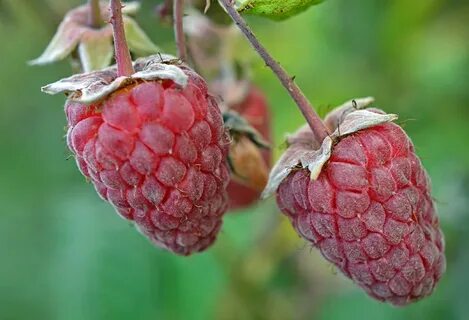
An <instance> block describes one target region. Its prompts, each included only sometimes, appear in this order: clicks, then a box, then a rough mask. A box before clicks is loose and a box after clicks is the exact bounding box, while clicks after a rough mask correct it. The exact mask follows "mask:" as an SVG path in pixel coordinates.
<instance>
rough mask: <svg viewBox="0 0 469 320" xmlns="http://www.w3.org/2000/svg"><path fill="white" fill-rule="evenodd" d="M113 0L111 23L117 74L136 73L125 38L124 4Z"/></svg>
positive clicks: (128, 74) (127, 74) (118, 0)
mask: <svg viewBox="0 0 469 320" xmlns="http://www.w3.org/2000/svg"><path fill="white" fill-rule="evenodd" d="M110 1H111V13H112V16H111V24H112V30H113V33H114V47H115V57H116V64H117V75H118V76H119V77H120V76H130V75H132V74H133V73H135V70H134V68H133V66H132V58H131V56H130V51H129V46H128V45H127V41H126V39H125V31H124V22H123V21H122V4H121V2H120V0H110Z"/></svg>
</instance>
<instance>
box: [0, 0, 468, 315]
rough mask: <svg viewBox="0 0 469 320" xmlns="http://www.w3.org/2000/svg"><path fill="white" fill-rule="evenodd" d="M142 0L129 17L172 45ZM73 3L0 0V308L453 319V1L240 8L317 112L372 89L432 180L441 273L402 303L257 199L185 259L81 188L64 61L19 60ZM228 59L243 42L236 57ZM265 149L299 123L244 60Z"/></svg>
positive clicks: (457, 256)
mask: <svg viewBox="0 0 469 320" xmlns="http://www.w3.org/2000/svg"><path fill="white" fill-rule="evenodd" d="M157 2H158V1H150V0H147V1H143V4H144V10H142V11H141V13H140V14H139V17H138V18H139V20H140V22H141V25H142V26H143V28H144V29H145V30H146V31H147V32H148V34H149V35H150V37H151V38H152V39H153V40H154V41H155V42H157V43H158V44H159V45H161V47H163V48H164V49H166V50H167V51H169V52H174V45H173V43H172V31H171V29H170V28H168V27H161V26H159V25H158V24H157V21H156V19H155V17H154V15H153V11H152V10H153V6H154V5H155V4H156V3H157ZM79 3H80V1H69V0H67V1H65V0H61V1H52V0H49V1H45V0H41V1H30V0H0V43H1V45H0V208H1V209H0V319H2V320H3V319H61V320H62V319H64V320H68V319H89V320H92V319H347V320H350V319H355V318H356V319H468V317H469V304H468V301H469V300H468V295H467V290H468V289H467V288H469V272H468V270H469V250H468V237H467V235H468V234H469V233H468V231H469V230H468V226H469V209H468V208H469V196H468V194H469V147H468V145H469V111H468V110H469V109H468V107H469V106H468V102H469V41H468V39H469V23H468V19H469V18H468V17H469V3H468V2H467V1H456V0H453V1H443V0H425V1H408V0H394V1H377V0H361V1H348V0H329V1H326V2H325V3H323V4H321V5H319V6H317V7H313V8H311V9H310V10H308V11H307V12H305V13H303V14H301V15H300V16H297V17H295V18H293V19H290V20H287V21H285V22H281V23H276V22H272V21H268V20H265V19H261V18H253V17H249V21H250V22H251V23H252V26H253V29H254V30H255V31H256V32H257V34H258V36H259V38H260V39H261V41H262V42H263V43H265V45H266V46H267V47H268V48H269V50H270V51H271V53H272V54H273V55H274V56H275V57H276V59H278V60H279V61H280V62H281V63H282V65H283V66H284V67H285V68H286V69H287V70H289V72H290V73H291V74H292V75H296V81H297V83H298V84H299V85H300V86H301V87H302V89H303V90H304V92H305V93H306V94H307V96H308V97H309V98H311V99H312V101H313V102H314V104H315V105H316V106H317V107H318V109H319V111H320V112H321V113H324V112H325V111H326V110H327V109H329V108H330V106H332V105H336V104H339V103H341V102H343V101H345V100H348V99H350V98H354V97H360V96H367V95H373V96H375V97H376V100H377V106H380V107H382V108H383V109H384V110H386V111H388V112H393V113H398V114H399V115H400V119H399V123H400V124H402V125H403V126H404V127H405V129H406V130H407V132H408V133H409V135H410V136H411V137H412V139H413V141H414V143H415V145H416V150H417V152H418V154H419V155H420V156H421V158H422V160H423V162H424V164H425V166H426V168H427V170H428V172H429V174H430V176H431V177H432V181H433V190H434V191H433V195H434V197H435V199H436V201H437V203H438V206H439V212H440V217H441V222H442V228H443V230H444V232H445V235H446V244H447V258H448V268H447V272H446V274H445V276H444V277H443V278H442V280H441V282H440V284H439V285H438V287H437V289H436V291H435V292H434V294H433V295H432V296H431V297H429V298H427V299H425V300H423V301H421V302H419V303H416V304H413V305H411V306H409V307H406V308H395V307H392V306H389V305H386V304H382V303H379V302H376V301H374V300H372V299H370V298H368V297H367V296H366V295H365V294H364V293H363V292H362V291H361V290H360V289H358V288H357V287H356V286H355V285H353V283H352V282H351V281H349V280H348V279H346V278H345V277H343V276H342V275H340V274H338V273H337V272H336V271H335V269H334V268H333V267H332V266H331V265H330V264H328V263H327V262H326V261H325V260H324V259H322V258H321V257H320V255H319V254H318V253H317V252H316V250H314V249H310V248H309V247H308V246H307V245H305V244H304V242H302V241H301V240H300V239H298V237H297V236H296V235H295V233H294V232H293V231H292V229H291V227H290V226H289V225H288V223H286V219H285V218H284V217H283V216H281V215H280V214H279V212H278V210H277V209H276V207H275V204H274V202H273V200H272V199H270V200H268V201H265V202H263V203H261V204H260V205H258V206H257V207H255V208H253V209H250V210H246V211H244V212H238V213H234V214H230V215H229V216H227V217H226V219H225V224H224V227H223V230H222V233H221V234H220V236H219V240H218V241H217V243H216V245H215V246H214V247H213V248H211V249H210V250H209V251H208V252H206V253H203V254H198V255H195V256H193V257H189V258H183V257H177V256H174V255H172V254H170V253H167V252H165V251H162V250H159V249H155V248H154V247H152V246H151V245H150V244H149V242H148V241H147V240H146V239H144V238H143V237H142V236H141V235H140V234H138V233H137V232H136V231H135V230H134V228H133V227H132V226H131V225H129V224H128V223H126V222H124V221H123V220H122V219H120V218H119V217H118V216H117V215H116V214H114V212H113V209H112V208H111V207H110V206H109V205H107V204H106V203H104V202H102V201H101V200H100V199H99V198H98V196H97V195H96V194H95V192H94V190H93V188H92V186H91V185H89V184H87V183H86V182H85V181H84V179H83V178H82V177H81V175H80V174H79V172H78V170H77V169H76V167H75V164H74V161H73V160H70V159H69V155H70V154H69V152H68V151H67V150H66V148H65V142H64V134H65V131H64V126H65V119H64V115H63V111H62V105H63V102H64V97H63V96H55V97H51V96H46V95H44V94H42V93H41V92H40V90H39V89H40V87H41V86H42V85H44V84H47V83H49V82H52V81H55V80H56V79H59V78H61V77H63V76H66V75H69V74H70V72H71V71H70V67H69V65H68V63H67V62H63V63H60V64H57V65H52V66H47V67H28V66H27V65H26V61H27V60H30V59H32V58H35V57H36V56H38V55H39V54H40V53H41V51H42V50H43V48H44V47H45V45H46V43H47V41H48V39H49V38H50V37H51V36H52V34H53V33H54V31H55V28H56V26H57V24H58V23H59V21H60V17H61V16H62V15H63V14H64V12H65V11H66V10H67V9H69V8H71V7H73V6H75V5H77V4H79ZM239 54H240V55H244V54H247V52H244V51H242V52H239ZM254 74H255V76H254V79H255V82H256V83H257V84H258V86H260V87H261V88H262V89H264V90H265V92H267V93H268V99H269V101H270V102H271V107H272V111H273V116H274V118H273V119H274V120H273V125H274V130H275V131H274V132H275V143H274V151H275V154H276V155H277V156H278V155H279V153H280V152H281V145H282V142H283V138H284V136H285V133H287V132H292V131H293V130H294V129H295V128H296V127H298V126H299V125H300V124H301V123H302V118H301V115H300V114H299V112H298V111H297V109H296V108H295V106H294V104H293V103H292V101H291V100H290V99H289V97H288V95H287V94H286V93H285V91H284V90H282V88H281V87H280V85H279V83H278V82H277V80H276V79H275V78H274V77H273V75H272V74H271V73H270V72H269V70H267V69H266V68H265V67H264V66H263V64H262V62H261V61H260V60H256V64H255V73H254Z"/></svg>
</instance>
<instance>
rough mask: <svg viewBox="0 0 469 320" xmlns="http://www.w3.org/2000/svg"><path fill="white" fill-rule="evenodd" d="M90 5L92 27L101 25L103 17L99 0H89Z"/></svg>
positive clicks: (89, 19) (89, 21) (90, 23)
mask: <svg viewBox="0 0 469 320" xmlns="http://www.w3.org/2000/svg"><path fill="white" fill-rule="evenodd" d="M88 6H89V8H90V15H89V18H88V23H89V25H90V27H92V28H99V27H101V25H102V23H103V20H102V19H101V7H100V4H99V0H88Z"/></svg>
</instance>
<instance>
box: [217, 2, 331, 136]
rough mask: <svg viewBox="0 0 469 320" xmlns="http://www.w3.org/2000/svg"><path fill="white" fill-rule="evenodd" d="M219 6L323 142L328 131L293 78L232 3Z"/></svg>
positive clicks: (222, 3) (223, 3)
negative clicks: (269, 51)
mask: <svg viewBox="0 0 469 320" xmlns="http://www.w3.org/2000/svg"><path fill="white" fill-rule="evenodd" d="M220 4H221V5H222V6H223V7H224V8H225V10H226V12H227V13H228V15H229V16H230V17H231V19H232V20H233V21H234V23H235V24H236V25H237V26H238V28H239V29H240V30H241V32H242V33H243V34H244V36H245V37H246V38H247V39H248V41H249V42H250V43H251V46H252V47H253V48H254V50H256V51H257V53H258V54H259V55H260V57H261V58H262V59H263V60H264V62H265V64H266V65H267V66H268V67H269V68H270V69H271V70H272V71H273V72H274V73H275V75H276V76H277V78H278V79H279V80H280V82H281V83H282V85H283V86H284V87H285V89H287V91H288V93H289V94H290V96H291V97H292V98H293V100H294V101H295V102H296V104H297V106H298V108H299V109H300V111H301V113H302V114H303V116H304V118H305V119H306V122H307V123H308V125H309V126H310V128H311V130H312V131H313V133H314V135H315V136H316V138H317V139H318V140H319V141H323V140H324V139H325V138H326V137H327V136H328V135H329V131H328V130H327V128H326V126H325V125H324V123H323V122H322V120H321V118H320V117H319V115H318V114H317V113H316V111H315V110H314V108H313V106H312V105H311V103H310V102H309V100H308V99H307V98H306V96H305V95H304V94H303V92H302V91H301V89H300V88H299V87H298V85H296V83H295V81H294V78H292V77H290V76H289V75H288V74H287V72H286V71H285V69H283V67H282V66H281V65H280V64H279V63H278V62H277V61H275V60H274V58H273V57H272V56H271V55H270V54H269V53H268V52H267V50H266V49H265V47H264V46H263V45H262V44H261V43H260V42H259V40H258V39H257V38H256V36H255V35H254V33H253V32H252V31H251V29H250V28H249V26H248V25H247V23H246V21H245V20H244V18H243V17H242V16H241V15H240V14H239V13H238V11H237V10H236V9H235V8H234V6H233V1H232V0H220Z"/></svg>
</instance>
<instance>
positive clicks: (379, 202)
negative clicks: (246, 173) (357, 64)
mask: <svg viewBox="0 0 469 320" xmlns="http://www.w3.org/2000/svg"><path fill="white" fill-rule="evenodd" d="M361 101H362V102H364V103H366V104H367V103H370V102H371V101H372V100H371V99H362V100H361ZM354 103H355V101H354ZM337 110H338V112H333V116H332V117H331V116H329V117H328V119H327V121H326V123H328V126H329V127H331V125H330V121H331V120H333V119H339V120H340V122H341V123H342V124H341V125H340V126H338V127H337V129H338V130H336V131H335V132H334V133H333V134H332V135H331V137H327V138H326V139H325V140H324V141H323V142H322V143H318V141H316V140H315V139H314V136H313V134H312V133H311V131H310V130H309V129H307V128H302V129H300V130H299V131H298V132H297V133H296V134H295V135H294V136H293V137H291V139H290V140H289V142H290V143H291V144H290V147H289V149H287V151H286V153H285V154H284V155H283V156H282V158H281V160H280V161H279V163H277V165H276V167H275V168H274V169H273V171H272V174H271V177H270V180H269V185H268V188H267V189H269V191H270V192H272V190H276V197H277V203H278V205H279V208H280V209H281V210H282V212H283V213H284V214H285V215H286V216H288V217H289V219H290V220H291V222H292V224H293V227H294V228H295V230H296V231H297V232H298V234H299V235H300V236H301V237H302V238H304V239H305V240H307V241H308V242H310V243H311V244H312V245H313V246H315V247H316V248H318V249H319V250H320V251H321V253H322V255H323V256H324V257H325V258H326V259H327V260H328V261H330V262H331V263H333V264H334V265H336V266H337V268H339V269H340V270H341V271H342V272H343V273H344V274H345V275H346V276H347V277H349V278H351V279H352V280H353V281H354V282H355V283H357V284H358V285H359V286H361V287H362V288H363V289H364V290H365V291H366V292H367V293H368V294H369V295H370V296H372V297H374V298H376V299H378V300H381V301H387V302H390V303H392V304H395V305H405V304H408V303H411V302H414V301H417V300H419V299H421V298H423V297H425V296H428V295H430V294H431V293H432V291H433V289H434V287H435V285H436V284H437V282H438V281H439V279H440V277H441V276H442V274H443V273H444V271H445V267H446V259H445V256H444V239H443V234H442V232H441V229H440V226H439V220H438V216H437V214H436V209H435V206H434V203H433V201H432V198H431V194H430V193H431V186H430V179H429V177H428V175H427V173H426V172H425V169H424V168H423V167H422V164H421V162H420V160H419V159H418V157H417V156H416V155H415V152H414V147H413V145H412V142H411V141H410V139H409V137H408V136H407V135H406V133H405V132H404V131H403V130H402V129H401V128H400V127H399V126H398V125H396V124H394V123H392V122H390V121H392V120H393V119H396V116H395V115H387V114H385V113H384V112H382V111H380V110H377V109H369V111H368V110H359V111H357V110H354V109H353V108H352V107H347V106H344V107H342V108H339V109H337ZM344 117H345V120H344ZM342 121H343V122H342ZM334 127H335V126H334ZM331 129H334V128H331ZM340 130H343V131H346V132H343V133H339V131H340ZM296 159H300V160H296ZM267 189H266V190H267Z"/></svg>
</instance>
